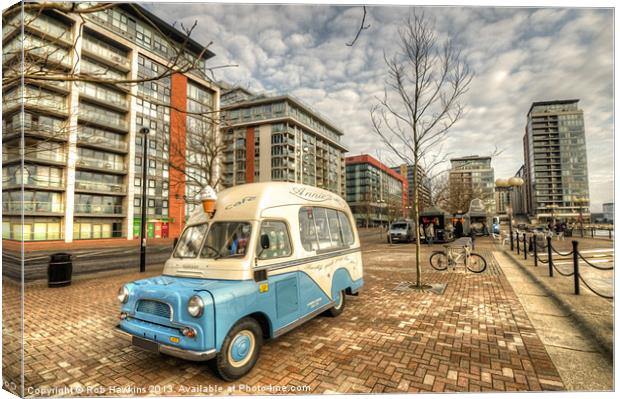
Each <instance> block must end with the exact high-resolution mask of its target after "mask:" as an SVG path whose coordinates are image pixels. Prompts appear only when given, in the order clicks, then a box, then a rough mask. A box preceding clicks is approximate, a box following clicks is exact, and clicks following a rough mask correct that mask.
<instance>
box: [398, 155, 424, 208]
mask: <svg viewBox="0 0 620 399" xmlns="http://www.w3.org/2000/svg"><path fill="white" fill-rule="evenodd" d="M391 169H392V170H393V171H394V172H396V173H399V174H400V175H401V176H403V177H405V178H406V179H407V184H408V190H409V191H408V193H407V198H408V204H407V206H409V207H413V198H414V187H415V185H414V184H413V177H414V172H413V171H414V170H415V168H414V166H413V165H407V164H402V165H400V166H394V167H392V168H391ZM417 181H418V196H419V200H420V206H419V209H420V211H422V210H424V209H425V208H429V207H431V206H432V204H433V203H432V199H431V180H430V179H429V178H428V176H427V175H426V172H424V169H422V168H421V167H420V166H418V176H417Z"/></svg>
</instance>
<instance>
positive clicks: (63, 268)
mask: <svg viewBox="0 0 620 399" xmlns="http://www.w3.org/2000/svg"><path fill="white" fill-rule="evenodd" d="M72 273H73V263H71V254H67V253H62V252H61V253H56V254H52V255H50V263H49V267H48V269H47V286H48V287H64V286H66V285H70V284H71V274H72Z"/></svg>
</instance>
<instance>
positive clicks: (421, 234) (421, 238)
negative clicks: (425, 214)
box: [418, 223, 426, 241]
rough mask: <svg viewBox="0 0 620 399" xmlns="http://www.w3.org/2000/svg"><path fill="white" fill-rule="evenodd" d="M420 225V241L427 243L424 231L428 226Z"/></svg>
mask: <svg viewBox="0 0 620 399" xmlns="http://www.w3.org/2000/svg"><path fill="white" fill-rule="evenodd" d="M418 224H419V228H418V234H419V235H420V241H422V240H425V241H426V236H425V235H424V230H426V225H425V224H422V223H418Z"/></svg>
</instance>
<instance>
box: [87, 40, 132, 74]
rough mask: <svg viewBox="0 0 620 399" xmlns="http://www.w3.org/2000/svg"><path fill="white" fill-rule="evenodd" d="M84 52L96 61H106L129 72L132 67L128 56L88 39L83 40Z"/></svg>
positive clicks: (109, 64) (106, 63)
mask: <svg viewBox="0 0 620 399" xmlns="http://www.w3.org/2000/svg"><path fill="white" fill-rule="evenodd" d="M82 53H84V55H86V56H88V57H89V58H92V59H94V60H95V61H98V62H101V63H104V64H105V65H108V66H110V67H112V68H114V69H116V70H120V71H122V72H129V70H130V68H131V63H130V61H129V58H128V57H123V56H121V55H120V54H117V53H116V52H114V51H110V50H109V49H107V48H105V47H103V46H101V45H99V44H98V43H95V42H93V41H90V40H88V39H85V40H83V41H82Z"/></svg>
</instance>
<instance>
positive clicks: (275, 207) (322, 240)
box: [116, 182, 363, 381]
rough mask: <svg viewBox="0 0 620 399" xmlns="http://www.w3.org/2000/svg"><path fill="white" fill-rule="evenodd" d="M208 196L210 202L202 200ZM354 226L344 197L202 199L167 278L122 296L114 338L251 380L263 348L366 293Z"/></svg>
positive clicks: (281, 191) (299, 189)
mask: <svg viewBox="0 0 620 399" xmlns="http://www.w3.org/2000/svg"><path fill="white" fill-rule="evenodd" d="M203 194H204V193H203ZM353 221H354V219H353V217H352V215H351V210H350V209H349V206H348V205H347V203H346V202H345V201H344V200H343V199H342V198H341V197H339V196H338V195H336V194H334V193H331V192H329V191H326V190H322V189H319V188H316V187H311V186H306V185H300V184H293V183H276V182H269V183H253V184H244V185H240V186H236V187H232V188H229V189H226V190H223V191H221V192H219V193H217V194H216V193H215V192H213V191H210V192H207V193H206V194H204V195H203V207H202V208H199V209H197V210H196V211H195V212H194V213H193V214H192V215H191V217H190V218H189V220H188V222H187V225H186V227H185V229H184V231H183V233H182V234H181V236H180V238H179V241H178V243H177V245H176V246H175V248H174V250H173V253H172V255H171V257H170V259H168V260H167V261H166V263H165V266H164V270H163V274H162V275H161V276H157V277H152V278H146V279H143V280H138V281H134V282H131V283H128V284H126V285H124V286H123V287H121V288H120V291H119V293H118V299H119V301H120V302H121V312H120V323H119V324H118V326H117V327H116V332H117V333H118V334H119V335H121V336H124V337H126V338H128V339H129V340H130V342H131V344H132V345H133V346H136V347H139V348H141V349H145V350H149V351H152V352H156V353H162V354H166V355H171V356H176V357H180V358H183V359H189V360H195V361H203V360H211V361H212V362H213V363H214V366H215V367H214V368H215V369H216V370H217V372H218V373H219V375H220V376H221V378H223V379H224V380H228V381H232V380H235V379H237V378H239V377H241V376H243V375H244V374H246V373H248V372H249V371H250V370H251V369H252V367H253V366H254V364H255V363H256V361H257V358H258V356H259V352H260V348H261V345H262V343H263V341H264V340H265V339H271V338H276V337H278V336H280V335H282V334H285V333H286V332H288V331H290V330H291V329H293V328H295V327H297V326H299V325H300V324H302V323H304V322H306V321H308V320H310V319H311V318H313V317H314V316H317V315H319V314H321V313H326V314H328V315H331V316H338V315H339V314H340V313H341V312H342V311H343V309H344V308H345V304H346V301H345V298H346V296H347V295H357V294H358V292H359V290H360V289H361V288H362V285H363V278H362V274H363V270H362V256H361V250H360V242H359V237H358V234H357V231H356V228H355V223H354V222H353Z"/></svg>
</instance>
